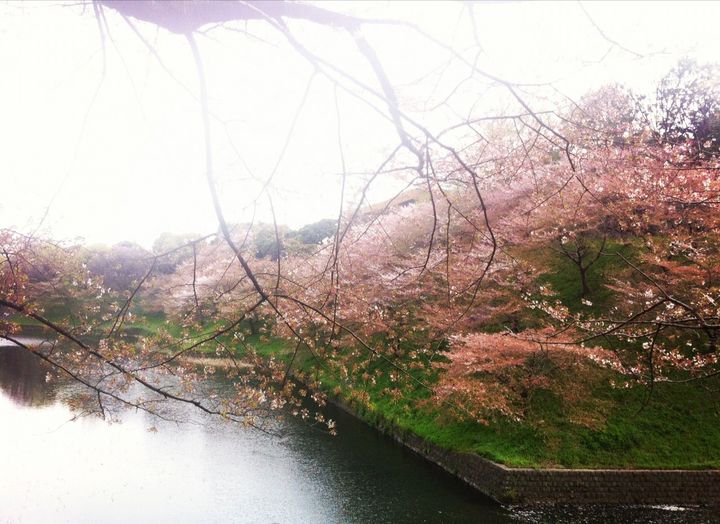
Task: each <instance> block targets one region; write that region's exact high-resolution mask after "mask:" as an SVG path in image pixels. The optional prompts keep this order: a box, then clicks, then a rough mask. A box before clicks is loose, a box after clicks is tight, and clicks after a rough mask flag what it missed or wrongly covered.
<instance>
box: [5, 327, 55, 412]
mask: <svg viewBox="0 0 720 524" xmlns="http://www.w3.org/2000/svg"><path fill="white" fill-rule="evenodd" d="M46 373H47V369H45V368H44V367H43V366H42V365H39V362H38V359H37V357H34V356H33V355H31V354H30V353H28V352H27V351H26V350H23V349H19V348H16V347H12V346H11V344H10V342H9V341H5V340H3V339H0V390H2V392H3V393H4V394H5V395H6V396H8V397H10V398H11V399H13V400H14V401H15V402H17V403H18V404H26V405H28V406H41V405H44V404H49V403H52V402H53V401H54V399H55V395H54V389H55V386H54V385H53V384H50V383H48V382H47V381H46V380H45V376H46Z"/></svg>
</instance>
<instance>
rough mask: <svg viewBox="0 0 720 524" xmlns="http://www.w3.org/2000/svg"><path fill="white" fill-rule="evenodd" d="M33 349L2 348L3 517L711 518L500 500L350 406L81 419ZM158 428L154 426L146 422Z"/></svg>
mask: <svg viewBox="0 0 720 524" xmlns="http://www.w3.org/2000/svg"><path fill="white" fill-rule="evenodd" d="M45 373H46V369H45V368H44V367H43V365H42V364H41V363H40V362H39V361H38V360H37V359H36V358H35V357H33V356H32V355H31V354H29V353H27V352H25V351H24V350H21V349H18V348H13V347H0V523H2V522H12V523H15V522H22V523H25V522H30V523H36V522H39V523H45V522H47V523H56V522H73V523H84V522H87V523H105V522H107V523H114V522H153V523H164V522H223V523H224V522H240V523H274V522H277V523H301V522H302V523H386V522H387V523H396V522H397V523H445V522H447V523H487V524H496V523H497V524H501V523H522V522H533V523H575V522H579V523H583V522H586V523H595V522H598V523H599V522H622V523H635V522H637V523H651V522H652V523H678V524H679V523H691V522H692V523H711V522H720V517H717V518H716V517H715V515H713V514H712V512H709V511H707V510H699V509H695V508H674V507H672V508H645V507H633V508H627V507H624V508H618V507H591V508H580V509H578V508H557V507H556V508H539V509H538V508H535V509H529V508H505V507H502V506H499V505H497V504H495V503H494V502H493V501H491V500H489V499H487V498H485V497H483V496H482V495H479V494H477V493H476V492H474V491H473V490H471V489H469V488H468V487H466V486H465V485H464V484H463V483H461V482H460V481H458V480H456V479H455V478H453V477H451V476H449V475H447V474H445V473H444V472H443V471H441V470H440V469H439V468H437V467H435V466H433V465H432V464H429V463H427V462H426V461H424V460H423V459H421V458H419V457H417V456H416V455H414V454H413V453H411V452H408V451H406V450H405V449H404V448H402V447H401V446H399V445H397V444H395V443H394V442H393V441H391V440H390V439H387V438H385V437H382V436H380V435H378V434H377V433H376V432H375V431H373V430H371V429H370V428H368V427H367V426H365V425H364V424H362V423H360V422H358V421H356V420H355V419H353V418H352V417H350V416H348V415H346V414H344V413H343V412H340V411H339V410H335V409H332V408H329V409H328V415H329V416H330V417H331V418H333V419H335V420H336V421H337V422H338V428H339V435H338V436H337V437H330V436H328V435H327V434H325V433H322V432H320V431H317V430H315V429H313V428H312V427H310V426H308V425H305V424H303V423H300V422H298V421H296V420H295V419H289V420H286V421H283V422H282V423H281V425H282V430H283V437H282V438H278V437H272V436H268V435H265V434H263V433H259V432H257V431H254V430H249V429H243V428H240V427H237V426H233V425H227V424H224V423H212V422H211V423H207V424H204V425H195V424H183V425H176V424H171V423H161V422H159V421H158V420H155V419H152V418H150V417H149V416H148V415H145V414H142V413H127V414H125V415H123V421H122V423H119V424H117V423H116V424H107V423H105V422H103V421H102V420H99V419H94V418H81V419H79V420H76V421H73V422H70V421H69V420H70V419H71V418H72V417H73V413H72V412H71V411H70V410H69V409H68V408H67V407H66V406H65V405H64V404H62V403H61V402H60V401H59V400H58V399H59V398H61V397H62V396H63V390H64V388H68V387H70V386H68V385H57V384H54V383H52V382H51V383H46V382H45ZM153 428H157V431H154V430H153Z"/></svg>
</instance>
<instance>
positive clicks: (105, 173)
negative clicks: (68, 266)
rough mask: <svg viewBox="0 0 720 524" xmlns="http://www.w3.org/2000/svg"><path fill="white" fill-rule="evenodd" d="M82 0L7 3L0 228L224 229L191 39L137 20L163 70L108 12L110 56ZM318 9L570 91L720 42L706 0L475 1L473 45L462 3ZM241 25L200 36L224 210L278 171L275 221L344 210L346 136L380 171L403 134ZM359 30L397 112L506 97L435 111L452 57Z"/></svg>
mask: <svg viewBox="0 0 720 524" xmlns="http://www.w3.org/2000/svg"><path fill="white" fill-rule="evenodd" d="M75 4H76V2H73V3H72V4H64V5H63V4H58V3H49V2H48V3H42V2H35V3H10V4H5V5H3V6H2V7H0V40H1V42H0V43H1V45H0V63H1V65H2V79H1V80H0V115H2V125H1V126H0V144H2V146H1V149H0V151H2V154H0V195H1V196H0V227H15V228H19V229H22V230H26V231H32V230H35V229H36V228H37V227H38V226H40V224H41V222H42V230H43V231H44V232H46V233H48V234H52V235H54V236H56V237H60V238H64V239H72V238H76V237H81V238H83V239H85V241H87V242H89V243H97V242H104V243H113V242H117V241H120V240H125V239H127V240H134V241H138V242H140V243H141V244H143V245H146V246H149V245H151V244H152V241H153V239H155V238H156V237H157V236H158V235H159V234H160V233H161V232H163V231H174V232H194V233H206V232H209V231H214V230H215V229H216V221H215V217H214V214H213V212H212V207H211V204H210V199H209V193H208V189H207V186H206V184H205V178H204V171H203V165H204V160H203V141H202V140H203V138H202V129H201V125H200V115H199V106H198V103H197V100H196V98H195V93H196V92H197V76H196V72H195V67H194V63H193V61H192V56H191V54H190V51H189V48H188V45H187V43H186V41H185V40H184V38H183V37H182V36H178V35H174V34H170V33H167V32H165V31H162V30H160V31H158V30H156V29H155V28H154V27H152V26H150V25H148V24H143V23H137V28H138V29H139V31H140V32H141V33H142V35H144V38H145V39H146V41H147V42H148V43H150V44H151V45H152V46H153V47H154V48H155V49H156V50H157V53H158V55H159V57H160V58H161V59H162V65H161V64H160V62H159V61H158V59H157V58H156V57H155V56H154V55H153V54H151V53H150V52H149V50H148V47H147V45H146V43H144V42H143V41H142V40H141V39H140V38H139V37H138V36H137V35H136V34H135V33H134V32H133V31H132V29H131V28H130V27H129V26H128V25H127V24H126V23H125V22H124V21H123V20H122V19H121V18H120V17H119V16H117V14H116V13H115V12H114V11H112V10H109V9H108V10H107V13H106V14H107V19H108V24H109V27H110V35H109V36H110V37H111V39H110V40H107V41H106V42H105V46H104V52H103V44H102V40H101V38H100V34H99V31H98V27H97V24H96V21H95V19H94V16H93V13H92V9H85V10H83V9H82V8H81V7H79V6H77V5H75ZM323 5H324V6H325V7H328V8H336V9H338V10H340V11H348V10H351V11H352V12H353V13H355V14H362V15H365V16H373V17H383V18H400V19H406V20H410V21H412V22H414V23H416V24H418V25H419V26H421V27H422V28H423V29H425V30H426V31H427V32H428V33H429V34H431V35H432V36H433V37H435V38H436V39H437V40H439V41H441V42H443V43H445V44H447V45H450V46H452V47H453V48H454V49H456V50H457V51H458V52H462V53H465V56H468V57H470V58H472V57H473V56H474V52H475V46H476V45H477V44H478V43H479V44H480V45H481V46H482V51H483V52H482V54H481V55H480V61H479V65H480V66H481V67H482V68H484V69H485V70H487V71H489V72H492V73H493V74H497V75H498V76H501V77H504V78H507V79H509V80H512V81H517V82H526V83H531V82H552V83H553V85H554V86H556V87H557V88H559V89H560V90H561V91H562V92H564V93H567V94H569V95H571V96H573V97H578V96H580V95H581V94H582V93H583V92H585V91H587V90H588V89H591V88H593V87H599V86H600V85H602V84H603V83H607V82H611V81H616V82H620V83H624V84H628V85H630V86H632V87H634V88H635V89H639V90H647V89H649V88H650V87H651V86H652V85H653V84H654V83H655V82H656V81H657V79H658V78H659V77H660V76H662V75H663V74H664V73H665V72H666V71H667V70H668V69H669V68H670V67H671V66H672V65H673V64H674V63H676V62H677V60H678V58H679V57H681V56H684V55H688V56H692V57H695V58H697V59H698V60H699V61H712V60H716V57H717V52H718V50H720V32H719V31H717V20H720V4H718V3H711V2H701V3H690V2H682V3H671V2H658V3H651V2H640V3H628V2H622V3H611V2H603V3H600V2H588V3H585V4H583V5H584V8H585V10H586V11H587V13H588V14H589V15H590V16H591V17H592V20H593V21H594V22H595V24H596V26H597V27H596V26H595V25H593V23H592V22H591V20H590V18H589V17H588V16H587V14H586V13H585V12H584V11H583V9H582V8H581V6H580V5H579V4H576V3H571V2H562V3H542V2H533V3H527V4H525V3H520V2H514V3H489V4H481V3H478V4H475V5H474V8H473V9H474V13H475V22H476V28H477V33H476V34H477V37H478V39H477V41H476V40H475V38H474V37H473V32H472V23H471V19H470V17H469V15H468V10H467V9H466V6H464V5H463V4H460V3H450V2H441V3H431V2H421V3H419V4H415V5H410V4H409V3H406V2H397V3H385V2H376V3H361V2H350V3H348V2H340V3H333V4H328V3H324V4H323ZM236 27H237V28H240V29H247V31H248V32H249V33H250V35H248V34H247V33H245V32H239V31H231V30H225V29H215V30H212V31H210V32H209V33H207V35H206V36H199V37H198V42H199V45H200V48H201V52H202V53H203V56H204V59H205V61H206V65H207V71H208V83H209V91H210V105H211V110H212V112H213V115H214V119H213V137H214V154H215V156H216V165H217V170H218V178H219V180H220V182H219V184H220V189H221V194H222V200H223V206H224V207H225V209H226V213H227V215H228V218H229V220H232V221H243V220H249V218H250V216H251V214H252V205H251V204H252V202H253V201H255V200H256V199H255V196H256V195H257V193H258V191H259V189H260V188H261V187H262V184H263V182H262V181H264V180H266V179H267V178H268V177H269V176H270V174H271V173H272V172H273V170H274V169H275V166H276V164H277V172H276V174H275V176H274V177H273V179H272V183H271V184H270V190H269V194H270V195H271V196H272V198H273V203H274V205H275V210H276V212H277V216H278V220H279V221H281V222H283V223H286V224H289V225H291V226H293V227H296V226H299V225H301V224H304V223H309V222H313V221H315V220H319V219H321V218H326V217H334V216H336V215H337V213H338V206H339V202H340V199H339V191H340V186H339V183H340V176H339V173H340V172H341V155H340V150H339V147H338V144H339V143H341V144H342V151H343V153H344V155H343V156H344V160H345V164H346V169H347V170H348V171H349V172H353V173H360V172H367V171H371V170H372V169H374V168H375V167H377V165H378V164H379V163H380V161H381V160H382V158H383V157H384V155H386V154H387V153H388V152H389V151H390V150H392V149H393V148H394V147H395V145H396V142H397V138H396V135H395V134H394V131H393V129H392V127H391V126H390V125H389V124H388V123H387V121H386V120H384V119H383V118H381V117H380V116H379V115H377V114H376V113H375V112H374V111H372V110H371V109H369V108H368V107H367V106H366V105H364V104H362V103H361V102H360V101H358V100H357V99H356V98H354V97H353V96H351V95H349V94H348V93H346V92H344V91H342V90H340V91H337V90H336V89H334V87H333V86H332V84H330V83H329V82H328V81H327V80H326V79H324V78H322V77H321V76H318V75H316V76H315V77H313V75H312V69H311V68H310V66H309V65H308V64H307V62H305V61H304V60H303V59H302V58H300V57H299V55H298V54H297V53H296V52H295V51H293V50H292V49H291V48H290V47H289V46H288V45H287V44H286V43H285V42H284V41H283V39H282V38H281V37H280V35H278V34H277V33H276V32H273V31H272V30H271V29H270V28H269V27H268V26H267V24H265V23H264V22H259V21H258V22H250V23H248V24H247V26H245V25H241V24H238V25H237V26H236ZM291 29H292V30H293V32H294V33H295V34H296V36H297V37H298V39H300V40H301V41H303V42H304V43H305V44H306V45H308V46H309V47H310V48H312V49H314V50H315V51H317V52H318V53H319V54H321V55H322V56H324V57H325V58H327V59H328V60H330V61H332V62H333V63H335V64H337V65H338V66H340V67H342V68H343V69H345V70H347V71H349V72H351V73H352V74H354V75H356V76H357V77H358V78H361V79H362V80H363V81H365V82H367V83H369V84H373V85H375V83H374V82H375V81H374V79H373V76H372V74H371V72H370V71H369V70H368V67H367V65H366V63H365V62H364V60H363V59H362V57H361V56H360V55H359V53H358V52H357V50H356V49H355V48H354V46H353V42H352V39H351V38H350V37H349V36H348V35H347V34H345V33H343V32H341V31H338V30H331V29H327V28H322V27H318V26H316V25H313V24H309V23H293V24H291ZM601 31H602V34H601ZM364 34H365V35H366V36H367V38H368V40H369V41H370V42H371V43H372V44H373V45H374V47H375V48H376V50H377V53H378V55H379V56H380V59H381V60H382V62H383V64H384V66H385V67H386V69H387V71H388V74H389V76H390V78H391V80H392V82H393V83H394V84H395V85H396V87H397V90H398V93H399V96H400V100H401V104H402V105H403V107H404V108H405V109H406V110H407V111H408V112H410V113H412V114H413V115H416V116H417V117H418V118H419V119H421V120H422V121H423V122H424V123H427V125H429V126H431V127H432V126H435V128H436V129H439V128H441V127H442V126H443V125H446V124H447V123H448V122H450V121H451V120H452V119H453V118H454V116H453V115H454V113H462V114H466V113H467V110H468V108H469V107H471V106H473V104H475V105H476V111H482V110H483V108H484V107H485V108H488V109H489V108H491V107H496V106H497V105H498V104H500V103H501V101H500V99H496V98H494V97H496V96H498V95H497V94H496V92H495V91H492V90H490V91H486V90H481V89H480V88H479V87H478V86H477V85H465V86H464V89H461V90H459V91H458V92H457V94H456V95H455V97H454V98H452V99H451V100H450V102H449V104H448V105H447V106H443V107H441V108H438V109H436V110H434V111H427V109H428V108H429V107H431V106H433V104H434V102H436V101H438V100H442V99H443V98H445V97H446V96H447V94H448V93H450V92H451V91H452V89H453V87H454V86H455V85H456V84H457V82H458V80H460V79H462V78H464V76H465V75H467V69H466V68H463V67H461V64H459V63H457V62H454V63H451V64H450V65H449V66H448V67H444V64H445V62H446V61H447V59H448V54H447V51H446V50H444V49H443V48H442V47H439V46H437V45H435V44H433V43H432V42H430V41H429V40H427V39H425V38H422V37H421V36H419V35H417V34H414V33H412V32H411V31H407V30H401V29H399V28H397V27H393V26H378V27H368V28H367V29H366V30H365V31H364ZM603 35H604V36H603ZM612 42H616V43H617V44H618V45H613V44H612ZM638 55H642V56H640V57H639V56H638ZM306 92H307V97H305V103H304V104H302V105H301V101H302V100H303V98H304V94H305V93H306ZM336 94H337V106H336V103H335V96H336ZM479 101H481V103H478V102H479ZM336 107H337V111H339V114H340V117H341V118H340V123H339V124H338V119H337V114H336ZM296 115H297V119H295V117H296ZM295 120H296V122H295V126H294V131H293V133H292V136H291V139H290V141H289V142H288V146H287V148H286V151H285V154H284V155H283V156H282V159H281V161H280V162H279V163H278V159H279V157H280V152H281V151H282V150H283V148H284V144H285V141H286V137H287V136H288V134H289V130H290V128H291V125H292V122H293V121H295ZM363 177H364V175H355V176H354V177H353V178H351V180H350V184H349V188H348V194H347V195H346V202H347V201H348V200H351V201H352V200H353V198H356V195H354V194H353V190H354V189H355V188H356V187H357V186H358V185H359V184H360V181H361V180H362V179H363ZM398 183H399V182H397V181H395V180H390V179H383V180H381V181H380V182H379V183H378V184H377V186H376V187H375V189H374V190H373V192H372V194H371V198H372V199H375V200H380V199H384V198H387V196H388V195H389V194H391V191H392V190H394V188H395V187H397V184H398ZM267 202H268V200H267V196H263V197H262V198H260V199H259V201H258V204H259V206H258V208H257V210H256V217H257V218H259V219H262V220H269V219H270V214H269V208H268V206H267Z"/></svg>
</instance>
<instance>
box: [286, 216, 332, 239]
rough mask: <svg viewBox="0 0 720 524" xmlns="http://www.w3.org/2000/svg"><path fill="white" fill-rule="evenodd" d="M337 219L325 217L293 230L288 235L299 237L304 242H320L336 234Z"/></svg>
mask: <svg viewBox="0 0 720 524" xmlns="http://www.w3.org/2000/svg"><path fill="white" fill-rule="evenodd" d="M336 229H337V220H333V219H331V218H325V219H323V220H319V221H318V222H313V223H312V224H307V225H305V226H303V227H301V228H300V229H298V230H296V231H291V232H290V233H288V236H289V237H291V238H297V239H298V240H299V241H300V242H301V243H303V244H320V243H321V242H322V241H323V240H325V239H326V238H329V237H331V236H333V235H334V234H335V231H336Z"/></svg>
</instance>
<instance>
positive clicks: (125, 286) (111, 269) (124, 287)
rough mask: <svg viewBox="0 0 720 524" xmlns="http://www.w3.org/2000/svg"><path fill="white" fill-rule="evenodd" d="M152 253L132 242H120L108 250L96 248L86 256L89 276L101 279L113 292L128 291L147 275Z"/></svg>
mask: <svg viewBox="0 0 720 524" xmlns="http://www.w3.org/2000/svg"><path fill="white" fill-rule="evenodd" d="M151 264H152V253H150V252H149V251H147V250H146V249H144V248H142V247H141V246H139V245H138V244H135V243H133V242H120V243H118V244H115V245H113V246H112V247H110V248H104V247H96V248H94V249H92V250H91V251H90V252H89V254H88V259H87V267H88V269H89V270H90V272H91V274H93V275H97V276H100V277H102V279H103V282H104V284H105V286H107V287H109V288H111V289H112V290H114V291H129V290H131V289H133V287H134V286H135V285H136V284H137V282H138V281H139V280H140V279H141V278H142V277H143V275H145V273H147V271H148V269H149V268H150V265H151Z"/></svg>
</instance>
